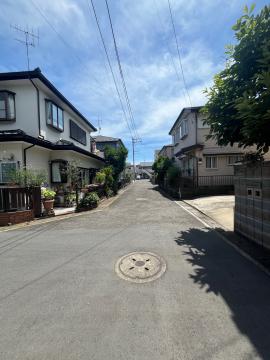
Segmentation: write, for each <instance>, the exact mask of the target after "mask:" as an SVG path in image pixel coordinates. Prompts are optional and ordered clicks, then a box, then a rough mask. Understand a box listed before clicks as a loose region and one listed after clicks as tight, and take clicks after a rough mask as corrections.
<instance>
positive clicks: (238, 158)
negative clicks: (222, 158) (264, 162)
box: [228, 155, 243, 165]
mask: <svg viewBox="0 0 270 360" xmlns="http://www.w3.org/2000/svg"><path fill="white" fill-rule="evenodd" d="M242 158H243V157H242V155H229V156H228V165H233V164H235V163H236V162H238V161H241V160H242Z"/></svg>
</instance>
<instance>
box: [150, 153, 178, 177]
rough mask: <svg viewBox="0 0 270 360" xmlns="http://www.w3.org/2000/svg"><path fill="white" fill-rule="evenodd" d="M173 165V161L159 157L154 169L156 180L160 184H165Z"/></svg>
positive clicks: (153, 166)
mask: <svg viewBox="0 0 270 360" xmlns="http://www.w3.org/2000/svg"><path fill="white" fill-rule="evenodd" d="M172 164H173V162H172V160H170V159H169V158H168V157H165V156H159V157H158V158H157V160H156V161H155V162H154V164H153V165H152V169H153V170H154V172H155V175H156V179H157V182H158V183H159V184H161V183H163V181H164V178H165V175H166V173H167V170H168V169H169V167H171V166H172Z"/></svg>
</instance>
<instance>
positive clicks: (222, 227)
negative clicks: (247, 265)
mask: <svg viewBox="0 0 270 360" xmlns="http://www.w3.org/2000/svg"><path fill="white" fill-rule="evenodd" d="M174 202H175V204H176V205H178V206H179V207H181V208H182V209H183V210H185V211H186V212H188V213H189V214H191V215H192V216H193V217H195V218H196V219H197V220H198V221H200V222H201V223H202V224H203V225H204V226H206V227H207V228H208V229H211V230H213V231H214V232H215V233H216V234H217V235H218V236H219V237H220V238H221V239H222V240H223V241H225V242H226V243H227V244H228V245H230V246H231V247H233V248H234V250H236V251H237V252H238V253H239V254H240V255H242V256H243V257H244V258H246V259H247V260H249V261H250V262H252V263H253V265H255V266H257V267H258V268H259V269H260V270H262V271H263V272H264V273H265V274H266V275H268V276H270V270H269V269H267V268H266V267H265V266H264V265H262V264H261V263H260V262H259V261H257V260H255V259H254V258H253V257H252V256H251V255H249V254H248V253H247V252H245V251H244V250H242V249H241V248H240V247H239V246H237V245H236V244H234V243H233V242H232V241H231V240H229V239H228V238H227V237H226V236H225V235H224V234H223V233H221V232H220V231H218V230H217V229H216V228H215V227H214V226H213V225H215V224H216V225H217V226H218V227H219V228H221V229H222V230H224V231H229V230H228V229H227V228H225V227H224V226H222V225H220V224H219V223H218V222H216V221H215V220H214V219H212V218H211V217H210V216H208V215H206V214H205V213H204V212H203V211H201V210H199V209H198V208H197V207H195V206H193V205H190V204H188V203H187V202H186V201H184V200H179V201H176V200H174ZM180 202H182V203H184V204H185V206H186V207H190V208H191V209H193V210H196V211H197V212H198V213H199V214H201V215H203V216H204V217H206V221H207V220H210V222H211V223H212V224H210V223H208V222H206V221H204V220H203V219H201V218H200V217H199V216H197V215H196V214H194V213H193V212H192V211H191V210H190V209H187V208H186V207H185V206H182V205H181V204H180Z"/></svg>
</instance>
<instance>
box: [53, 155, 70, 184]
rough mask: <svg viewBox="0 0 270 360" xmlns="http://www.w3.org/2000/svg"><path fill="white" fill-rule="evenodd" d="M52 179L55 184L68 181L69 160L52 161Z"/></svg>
mask: <svg viewBox="0 0 270 360" xmlns="http://www.w3.org/2000/svg"><path fill="white" fill-rule="evenodd" d="M51 181H52V183H55V184H57V183H59V184H65V183H66V182H67V162H66V161H65V160H53V161H52V162H51Z"/></svg>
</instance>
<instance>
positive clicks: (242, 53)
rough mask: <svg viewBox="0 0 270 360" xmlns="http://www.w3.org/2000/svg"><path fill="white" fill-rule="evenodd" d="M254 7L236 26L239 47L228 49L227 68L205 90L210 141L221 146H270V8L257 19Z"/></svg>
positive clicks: (263, 149) (258, 149) (231, 46)
mask: <svg viewBox="0 0 270 360" xmlns="http://www.w3.org/2000/svg"><path fill="white" fill-rule="evenodd" d="M254 7H255V6H254V5H252V6H251V7H250V9H248V8H247V6H246V7H245V8H244V14H243V16H241V17H240V19H238V20H237V22H236V24H235V25H234V26H233V30H234V31H235V37H236V40H237V42H236V44H235V45H230V46H228V47H227V52H226V53H227V56H228V61H227V66H226V68H225V69H224V70H223V71H221V72H220V73H219V74H217V75H216V76H215V78H214V85H213V86H212V87H211V88H209V89H206V90H205V92H206V95H207V98H208V101H207V103H206V105H205V107H204V112H205V114H206V121H205V122H206V123H207V124H208V125H209V126H210V135H209V138H214V139H216V140H217V142H218V144H219V145H228V144H231V145H233V144H234V143H236V142H238V143H239V146H244V147H246V146H252V145H256V146H257V151H258V153H265V152H267V151H268V149H269V145H270V6H269V5H268V6H265V7H264V8H263V9H262V10H261V12H260V13H259V14H258V15H254V14H253V10H254Z"/></svg>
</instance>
